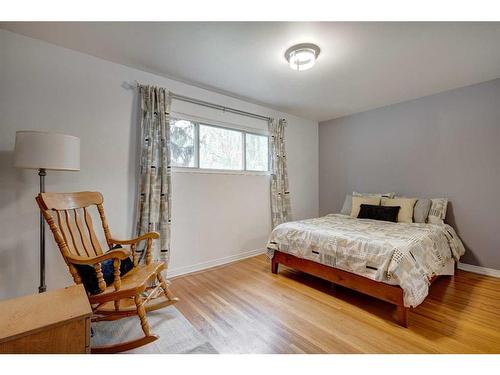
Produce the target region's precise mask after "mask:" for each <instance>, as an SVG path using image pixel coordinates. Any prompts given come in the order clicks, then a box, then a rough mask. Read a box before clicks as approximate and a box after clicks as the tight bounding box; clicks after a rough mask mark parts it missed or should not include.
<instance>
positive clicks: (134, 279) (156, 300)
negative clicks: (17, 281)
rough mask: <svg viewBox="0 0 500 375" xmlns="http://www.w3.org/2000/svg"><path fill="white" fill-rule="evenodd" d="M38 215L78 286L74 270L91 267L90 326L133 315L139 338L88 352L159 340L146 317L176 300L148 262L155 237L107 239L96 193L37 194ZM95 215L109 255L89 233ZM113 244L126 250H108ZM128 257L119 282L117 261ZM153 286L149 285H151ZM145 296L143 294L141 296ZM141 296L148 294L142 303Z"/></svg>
mask: <svg viewBox="0 0 500 375" xmlns="http://www.w3.org/2000/svg"><path fill="white" fill-rule="evenodd" d="M36 201H37V203H38V205H39V207H40V210H41V211H42V213H43V216H44V217H45V220H46V221H47V223H48V225H49V227H50V229H51V231H52V233H53V235H54V238H55V240H56V242H57V246H58V247H59V250H60V251H61V254H62V256H63V258H64V260H65V262H66V264H67V265H68V268H69V272H70V273H71V276H73V280H74V281H75V283H77V284H81V283H82V280H81V278H80V275H79V273H78V271H77V268H76V267H75V265H89V266H93V267H94V269H95V272H96V277H97V281H98V285H99V293H98V294H94V295H92V294H88V298H89V302H90V305H91V306H92V311H93V313H94V315H93V317H92V321H94V322H96V321H111V320H117V319H121V318H125V317H128V316H133V315H138V316H139V319H140V322H141V327H142V330H143V332H144V337H141V338H138V339H135V340H131V341H127V342H123V343H119V344H115V345H109V346H104V347H95V348H91V352H92V353H118V352H123V351H126V350H130V349H134V348H137V347H139V346H142V345H146V344H148V343H150V342H153V341H155V340H156V339H158V336H155V335H153V334H152V333H151V332H150V328H149V324H148V321H147V319H146V312H148V311H154V310H158V309H161V308H163V307H165V306H168V305H171V304H173V303H175V302H177V301H178V299H177V298H176V297H174V296H173V295H172V293H171V292H170V290H169V288H168V284H169V283H168V282H167V281H166V280H165V279H164V278H163V276H162V274H161V271H162V270H164V269H165V263H164V262H153V259H152V254H151V245H152V242H153V240H154V239H158V238H159V235H158V233H155V232H150V233H146V234H144V235H142V236H140V237H138V238H134V239H131V240H117V239H115V238H113V237H112V236H111V233H110V231H109V227H108V223H107V220H106V216H105V215H104V208H103V197H102V195H101V194H100V193H98V192H78V193H41V194H39V195H38V196H37V197H36ZM95 207H97V211H98V213H99V217H100V219H101V223H102V229H103V230H104V236H105V238H106V242H107V246H108V247H109V249H111V250H109V251H108V252H106V253H103V251H102V249H101V246H100V244H99V241H98V240H97V236H96V234H95V232H94V228H93V224H92V217H91V213H90V211H91V210H92V209H94V210H95ZM141 241H146V249H145V254H144V255H145V264H139V262H138V261H139V259H138V254H137V251H136V250H137V245H138V243H139V242H141ZM115 245H125V246H129V247H130V250H126V249H125V248H119V249H112V248H113V246H115ZM130 255H132V261H133V268H132V270H131V271H129V272H128V273H127V274H125V275H124V276H122V277H120V262H121V260H123V259H126V258H127V257H129V256H130ZM107 259H113V269H114V282H113V284H112V285H106V282H105V281H104V277H103V273H102V270H101V262H102V261H104V260H107ZM155 280H157V281H158V286H156V287H151V286H149V285H150V284H151V282H152V281H155ZM144 292H147V293H144ZM144 295H147V296H146V297H145V298H144Z"/></svg>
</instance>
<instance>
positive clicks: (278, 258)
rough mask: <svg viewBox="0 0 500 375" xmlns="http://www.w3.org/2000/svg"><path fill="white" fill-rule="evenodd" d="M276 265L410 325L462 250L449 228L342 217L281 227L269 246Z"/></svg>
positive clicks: (275, 231)
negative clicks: (378, 302) (379, 306)
mask: <svg viewBox="0 0 500 375" xmlns="http://www.w3.org/2000/svg"><path fill="white" fill-rule="evenodd" d="M267 248H268V257H269V258H270V259H271V271H272V272H273V273H277V272H278V265H279V264H283V265H285V266H289V267H291V268H294V269H297V270H300V271H303V272H307V273H310V274H312V275H315V276H318V277H320V278H323V279H326V280H329V281H331V282H333V283H334V284H339V285H342V286H345V287H347V288H350V289H354V290H357V291H359V292H362V293H365V294H368V295H371V296H373V297H376V298H379V299H382V300H384V301H387V302H389V303H392V304H394V305H396V306H397V321H398V323H399V324H400V325H402V326H404V327H406V326H407V325H408V320H407V316H408V309H409V308H411V307H416V306H418V305H419V304H420V303H422V301H423V300H424V299H425V297H426V296H427V295H428V293H429V286H430V284H431V283H432V281H433V280H434V279H435V278H436V277H437V276H440V275H453V273H454V265H455V262H458V260H459V258H460V257H461V256H462V255H463V254H464V252H465V250H464V246H463V244H462V242H461V240H460V238H459V237H458V236H457V234H456V233H455V231H454V229H453V228H452V227H451V226H449V225H447V224H420V223H393V222H388V221H380V220H371V219H358V218H353V217H350V216H346V215H342V214H330V215H326V216H324V217H320V218H314V219H308V220H301V221H293V222H288V223H284V224H280V225H278V226H276V228H274V230H273V231H272V233H271V235H270V238H269V242H268V244H267Z"/></svg>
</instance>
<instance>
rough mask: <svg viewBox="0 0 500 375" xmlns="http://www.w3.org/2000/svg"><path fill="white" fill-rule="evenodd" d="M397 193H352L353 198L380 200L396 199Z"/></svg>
mask: <svg viewBox="0 0 500 375" xmlns="http://www.w3.org/2000/svg"><path fill="white" fill-rule="evenodd" d="M395 195H396V193H358V192H357V191H353V192H352V196H353V197H378V198H394V196H395Z"/></svg>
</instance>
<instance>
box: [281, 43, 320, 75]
mask: <svg viewBox="0 0 500 375" xmlns="http://www.w3.org/2000/svg"><path fill="white" fill-rule="evenodd" d="M319 52H320V49H319V47H318V46H317V45H316V44H312V43H302V44H296V45H294V46H291V47H290V48H288V49H287V50H286V52H285V59H286V61H288V64H290V69H292V70H298V71H300V70H307V69H311V68H312V67H313V66H314V64H315V63H316V59H317V58H318V55H319Z"/></svg>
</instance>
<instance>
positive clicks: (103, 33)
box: [0, 22, 500, 121]
mask: <svg viewBox="0 0 500 375" xmlns="http://www.w3.org/2000/svg"><path fill="white" fill-rule="evenodd" d="M0 27H3V28H5V29H8V30H11V31H14V32H18V33H21V34H25V35H28V36H31V37H34V38H38V39H42V40H45V41H48V42H50V43H54V44H58V45H61V46H64V47H67V48H71V49H74V50H78V51H81V52H84V53H87V54H90V55H94V56H97V57H100V58H103V59H106V60H110V61H113V62H117V63H120V64H124V65H128V66H131V67H135V68H138V69H142V70H146V71H149V72H153V73H157V74H159V75H164V76H167V77H170V78H175V79H179V80H181V81H185V82H189V83H192V84H195V85H198V86H201V87H205V88H209V89H212V90H215V91H218V92H222V93H226V94H229V95H232V96H236V97H239V98H243V99H246V100H250V101H253V102H256V103H260V104H264V105H267V106H270V107H273V108H276V109H279V110H282V111H285V112H288V113H292V114H295V115H298V116H302V117H306V118H310V119H314V120H318V121H323V120H328V119H331V118H336V117H340V116H344V115H348V114H352V113H355V112H360V111H364V110H367V109H371V108H376V107H380V106H384V105H388V104H393V103H397V102H401V101H404V100H409V99H414V98H418V97H422V96H426V95H430V94H434V93H437V92H441V91H445V90H449V89H452V88H457V87H462V86H467V85H471V84H474V83H478V82H483V81H488V80H491V79H494V78H498V77H500V22H499V23H359V22H357V23H342V22H299V23H296V22H266V23H264V22H263V23H258V22H246V23H245V22H242V23H238V22H229V23H224V22H184V23H178V22H161V23H132V22H125V23H91V22H89V23H51V22H47V23H33V22H25V23H12V22H10V23H1V24H0ZM302 42H310V43H316V44H318V45H319V46H320V48H321V54H320V56H319V59H318V61H317V63H316V66H315V67H314V68H313V69H311V70H308V71H304V72H295V71H292V70H290V69H289V68H288V65H287V63H286V61H285V59H284V57H283V54H284V52H285V50H286V49H287V48H288V47H290V46H291V45H293V44H295V43H302Z"/></svg>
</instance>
